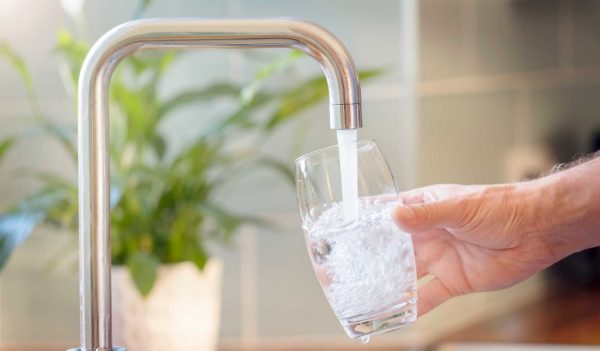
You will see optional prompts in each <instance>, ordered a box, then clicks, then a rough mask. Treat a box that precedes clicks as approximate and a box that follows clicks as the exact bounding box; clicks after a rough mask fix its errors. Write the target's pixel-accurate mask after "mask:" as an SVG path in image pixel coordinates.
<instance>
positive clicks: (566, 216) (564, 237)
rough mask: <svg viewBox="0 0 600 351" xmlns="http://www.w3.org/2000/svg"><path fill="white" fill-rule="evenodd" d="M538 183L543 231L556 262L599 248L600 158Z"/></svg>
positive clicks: (538, 199) (536, 185)
mask: <svg viewBox="0 0 600 351" xmlns="http://www.w3.org/2000/svg"><path fill="white" fill-rule="evenodd" d="M535 182H536V184H535V191H537V194H536V198H537V201H538V202H539V204H538V207H539V208H540V211H539V212H538V213H539V215H540V218H539V220H540V221H541V224H540V226H541V230H542V231H543V232H544V233H543V235H544V236H545V237H546V239H547V242H549V243H550V245H551V246H552V247H553V249H555V250H556V255H557V256H558V257H556V259H561V258H562V257H565V256H568V255H570V254H572V253H574V252H577V251H581V250H584V249H587V248H590V247H595V246H600V158H595V159H593V160H590V161H588V162H585V163H583V164H580V165H578V166H576V167H573V168H570V169H567V170H564V171H561V172H559V173H556V174H552V175H550V176H547V177H544V178H541V179H538V180H536V181H535Z"/></svg>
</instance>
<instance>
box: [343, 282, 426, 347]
mask: <svg viewBox="0 0 600 351" xmlns="http://www.w3.org/2000/svg"><path fill="white" fill-rule="evenodd" d="M380 311H381V312H375V313H369V314H368V315H359V316H356V317H351V318H343V319H341V322H342V327H343V328H344V331H345V332H346V334H348V336H349V337H351V338H352V339H361V340H368V337H370V336H373V335H377V334H381V333H385V332H387V331H391V330H396V329H398V328H401V327H403V326H405V325H408V324H412V323H414V322H415V321H416V320H417V296H416V293H412V294H410V296H407V297H405V298H404V299H403V301H402V302H400V303H395V304H394V305H392V306H388V307H385V308H382V309H381V310H380Z"/></svg>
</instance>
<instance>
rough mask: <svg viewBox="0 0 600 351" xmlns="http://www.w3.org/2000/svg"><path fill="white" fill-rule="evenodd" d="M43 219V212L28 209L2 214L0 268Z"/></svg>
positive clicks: (0, 221)
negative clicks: (28, 210)
mask: <svg viewBox="0 0 600 351" xmlns="http://www.w3.org/2000/svg"><path fill="white" fill-rule="evenodd" d="M42 219H43V215H42V214H41V213H37V212H27V211H14V212H9V213H4V214H2V215H0V270H1V269H2V268H3V267H4V265H5V264H6V262H8V259H9V257H10V255H11V254H12V252H13V251H14V250H15V248H16V247H17V246H19V245H21V243H23V241H25V239H27V238H28V237H29V235H30V234H31V232H33V229H34V228H35V227H36V226H37V225H38V224H39V223H40V222H41V221H42Z"/></svg>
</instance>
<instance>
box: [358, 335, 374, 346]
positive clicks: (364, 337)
mask: <svg viewBox="0 0 600 351" xmlns="http://www.w3.org/2000/svg"><path fill="white" fill-rule="evenodd" d="M369 340H371V338H369V337H368V336H363V337H361V338H360V343H361V344H363V345H366V344H368V343H369Z"/></svg>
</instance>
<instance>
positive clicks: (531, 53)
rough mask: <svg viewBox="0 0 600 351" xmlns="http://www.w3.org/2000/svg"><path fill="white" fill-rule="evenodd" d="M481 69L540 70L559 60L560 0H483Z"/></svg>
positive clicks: (480, 43) (480, 23) (480, 16)
mask: <svg viewBox="0 0 600 351" xmlns="http://www.w3.org/2000/svg"><path fill="white" fill-rule="evenodd" d="M478 14H479V20H478V22H479V57H480V60H479V64H480V69H481V73H502V72H514V71H526V70H539V69H544V68H550V67H555V66H556V65H557V63H558V39H557V38H558V0H516V1H509V0H494V1H489V0H479V1H478Z"/></svg>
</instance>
